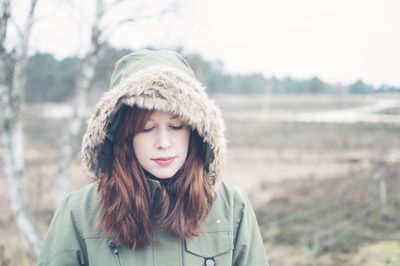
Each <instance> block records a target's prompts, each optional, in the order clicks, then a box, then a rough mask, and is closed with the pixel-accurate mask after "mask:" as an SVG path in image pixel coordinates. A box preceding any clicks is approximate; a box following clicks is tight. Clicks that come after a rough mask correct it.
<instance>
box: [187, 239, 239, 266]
mask: <svg viewBox="0 0 400 266" xmlns="http://www.w3.org/2000/svg"><path fill="white" fill-rule="evenodd" d="M185 249H186V254H185V256H184V257H185V265H193V266H197V265H205V261H206V260H208V259H211V260H213V261H214V263H215V266H224V265H232V251H233V239H232V232H231V231H219V232H206V233H203V234H201V235H199V236H197V237H195V238H193V239H191V240H186V241H185Z"/></svg>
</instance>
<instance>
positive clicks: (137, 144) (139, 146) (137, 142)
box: [133, 135, 147, 159]
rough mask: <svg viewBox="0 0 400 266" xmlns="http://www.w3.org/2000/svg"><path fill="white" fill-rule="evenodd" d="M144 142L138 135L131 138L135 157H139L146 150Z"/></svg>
mask: <svg viewBox="0 0 400 266" xmlns="http://www.w3.org/2000/svg"><path fill="white" fill-rule="evenodd" d="M145 143H146V142H145V141H144V139H143V138H142V137H141V136H140V135H139V136H136V137H134V138H133V152H134V153H135V155H136V158H138V159H140V158H142V157H143V156H144V155H145V151H146V150H147V149H146V148H145V146H146V145H145Z"/></svg>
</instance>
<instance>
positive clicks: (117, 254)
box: [108, 241, 122, 266]
mask: <svg viewBox="0 0 400 266" xmlns="http://www.w3.org/2000/svg"><path fill="white" fill-rule="evenodd" d="M108 246H109V247H110V248H111V250H112V252H113V253H114V255H115V256H116V257H117V260H118V265H119V266H122V264H121V259H120V257H119V250H118V247H117V245H115V244H114V242H112V241H110V242H108Z"/></svg>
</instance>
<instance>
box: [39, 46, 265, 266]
mask: <svg viewBox="0 0 400 266" xmlns="http://www.w3.org/2000/svg"><path fill="white" fill-rule="evenodd" d="M124 106H138V107H141V108H146V109H150V110H160V111H165V112H169V113H173V114H176V115H178V116H179V117H180V119H181V120H182V121H183V122H185V123H186V124H187V125H189V126H190V127H191V128H192V129H193V130H196V131H197V132H198V134H199V136H200V137H201V138H202V139H203V142H204V144H203V157H204V158H203V159H204V162H205V168H206V172H207V176H208V178H209V180H210V181H211V183H212V184H214V186H213V189H214V192H215V195H216V198H215V201H214V202H213V205H212V209H211V212H210V214H209V215H208V217H207V218H206V219H205V220H204V222H203V226H202V233H200V234H199V235H198V236H197V237H194V238H192V239H186V240H185V239H182V238H179V237H175V236H172V235H171V234H170V233H168V232H166V231H161V230H157V229H154V230H153V232H152V233H153V238H154V239H155V240H158V242H157V243H156V244H149V245H147V246H146V247H144V248H141V249H136V250H132V249H129V248H128V247H124V246H122V247H117V246H116V245H115V244H114V243H113V240H112V239H110V238H109V237H107V236H105V235H104V233H103V232H101V231H100V229H99V227H98V226H97V223H98V221H99V215H100V213H101V208H100V210H99V211H97V212H96V206H97V205H98V202H99V194H98V182H97V181H96V179H97V180H99V179H100V178H101V177H102V176H103V174H104V173H105V172H107V171H109V170H110V162H111V159H110V158H112V155H111V151H112V145H113V138H114V133H115V130H116V128H117V127H118V125H119V117H120V113H121V112H122V111H121V110H123V107H124ZM225 147H226V141H225V137H224V124H223V120H222V116H221V114H220V111H219V109H218V107H217V106H216V105H215V104H214V103H213V101H211V100H210V99H209V98H208V96H207V94H206V92H205V89H204V87H203V86H202V85H201V84H200V83H199V82H198V81H197V80H196V78H195V77H194V74H193V71H192V70H191V68H190V66H189V65H188V64H187V62H186V61H185V60H184V59H183V58H182V57H181V56H180V55H179V54H177V53H175V52H172V51H149V50H138V51H135V52H134V53H132V54H129V55H127V56H125V57H123V58H122V59H121V60H119V61H118V62H117V64H116V66H115V70H114V73H113V75H112V77H111V84H110V90H109V91H108V92H106V93H105V94H104V95H103V97H102V99H101V100H100V101H99V103H98V104H97V105H96V107H95V109H94V111H93V113H92V116H91V118H90V119H89V120H88V127H87V131H86V133H85V135H84V138H83V142H82V161H83V166H84V168H85V169H86V170H87V173H88V174H90V175H92V177H93V178H94V179H95V182H93V183H91V184H88V185H86V186H84V187H83V188H81V189H79V190H77V191H75V192H73V193H71V194H69V195H68V196H67V197H66V199H65V201H64V203H63V204H62V205H60V206H59V207H58V209H57V210H56V213H55V215H54V217H53V220H52V222H51V224H50V227H49V231H48V233H47V235H46V238H45V240H44V243H43V247H42V252H41V256H40V258H39V262H38V263H39V265H54V266H66V265H86V266H87V265H91V266H102V265H107V266H108V265H110V266H111V265H118V266H121V265H123V266H139V265H140V266H154V265H157V266H200V265H201V266H203V265H206V266H214V265H215V266H230V265H235V266H265V265H268V262H267V257H266V253H265V248H264V245H263V241H262V238H261V235H260V231H259V228H258V225H257V220H256V217H255V215H254V211H253V209H252V207H251V205H250V203H249V201H248V199H247V197H246V195H245V194H244V193H243V192H242V191H241V190H240V189H239V188H237V187H236V186H234V185H232V184H229V183H227V182H226V181H223V180H221V166H222V163H223V161H224V156H225V149H226V148H225ZM149 182H151V183H152V185H153V187H155V188H157V187H158V186H160V184H159V183H158V181H154V180H151V179H149Z"/></svg>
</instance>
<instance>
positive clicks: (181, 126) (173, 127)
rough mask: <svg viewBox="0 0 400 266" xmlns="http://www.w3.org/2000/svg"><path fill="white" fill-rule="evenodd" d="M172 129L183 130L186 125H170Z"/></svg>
mask: <svg viewBox="0 0 400 266" xmlns="http://www.w3.org/2000/svg"><path fill="white" fill-rule="evenodd" d="M169 127H170V128H171V129H172V130H181V129H183V128H184V127H185V125H179V126H172V125H171V126H169Z"/></svg>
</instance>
